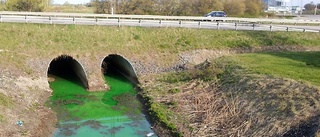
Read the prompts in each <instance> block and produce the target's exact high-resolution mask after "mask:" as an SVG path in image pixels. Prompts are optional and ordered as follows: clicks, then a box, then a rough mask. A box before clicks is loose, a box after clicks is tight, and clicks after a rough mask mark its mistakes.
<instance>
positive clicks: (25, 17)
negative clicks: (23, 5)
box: [24, 15, 28, 23]
mask: <svg viewBox="0 0 320 137" xmlns="http://www.w3.org/2000/svg"><path fill="white" fill-rule="evenodd" d="M24 19H25V22H26V23H28V20H27V15H25V16H24Z"/></svg>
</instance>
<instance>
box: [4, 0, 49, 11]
mask: <svg viewBox="0 0 320 137" xmlns="http://www.w3.org/2000/svg"><path fill="white" fill-rule="evenodd" d="M52 2H53V1H52V0H0V4H3V5H5V8H4V10H8V11H34V12H41V11H45V9H46V8H47V7H48V6H49V5H50V4H51V3H52Z"/></svg>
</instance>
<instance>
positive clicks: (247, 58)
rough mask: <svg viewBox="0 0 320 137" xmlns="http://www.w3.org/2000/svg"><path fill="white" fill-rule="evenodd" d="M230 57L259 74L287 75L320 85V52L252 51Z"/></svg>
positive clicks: (286, 76)
mask: <svg viewBox="0 0 320 137" xmlns="http://www.w3.org/2000/svg"><path fill="white" fill-rule="evenodd" d="M229 58H231V59H232V60H234V61H235V62H237V63H239V65H240V66H242V67H244V68H246V69H249V70H251V71H253V72H256V73H259V74H265V75H274V76H277V77H285V78H290V79H294V80H298V81H303V82H307V83H311V84H313V85H316V86H320V78H319V75H320V52H277V53H250V54H242V55H234V56H230V57H229Z"/></svg>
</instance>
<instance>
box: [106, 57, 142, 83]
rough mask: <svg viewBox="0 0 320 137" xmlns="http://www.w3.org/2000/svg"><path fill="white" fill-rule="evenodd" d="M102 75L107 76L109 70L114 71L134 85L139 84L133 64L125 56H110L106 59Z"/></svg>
mask: <svg viewBox="0 0 320 137" xmlns="http://www.w3.org/2000/svg"><path fill="white" fill-rule="evenodd" d="M101 69H102V73H103V74H106V73H107V72H108V70H110V69H113V70H114V71H117V72H118V73H120V74H122V75H123V76H125V77H126V78H127V79H128V80H130V81H131V82H132V83H133V84H135V85H136V84H139V81H138V77H137V74H136V71H135V69H134V67H133V66H132V64H131V63H130V62H129V61H128V60H127V59H126V58H124V57H123V56H121V55H117V54H109V55H108V56H106V57H104V59H103V60H102V62H101Z"/></svg>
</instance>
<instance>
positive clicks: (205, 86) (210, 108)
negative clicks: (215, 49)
mask: <svg viewBox="0 0 320 137" xmlns="http://www.w3.org/2000/svg"><path fill="white" fill-rule="evenodd" d="M141 79H142V80H141V81H142V82H143V83H141V85H142V89H143V93H142V96H143V97H144V99H145V100H147V104H148V105H149V107H150V112H149V113H150V114H152V115H153V116H154V120H155V121H156V123H155V127H157V128H156V129H158V133H159V134H161V135H162V136H296V135H298V136H315V135H319V134H320V132H319V131H320V130H319V129H320V128H319V125H320V123H319V119H320V117H319V114H320V113H319V112H320V111H319V110H320V109H319V106H320V101H319V100H318V99H319V97H320V93H319V89H318V88H316V87H315V86H312V85H308V84H306V83H303V82H298V81H295V80H292V79H286V78H281V77H274V76H272V75H261V74H258V73H254V72H252V71H248V70H247V69H244V68H242V67H241V66H240V65H238V64H237V63H236V62H234V61H233V60H232V59H230V58H228V57H222V58H219V59H216V60H210V61H205V62H204V63H201V64H199V65H195V66H189V68H188V69H185V70H181V71H176V72H168V73H162V74H154V75H148V76H144V77H142V78H141ZM163 127H164V128H163Z"/></svg>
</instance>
